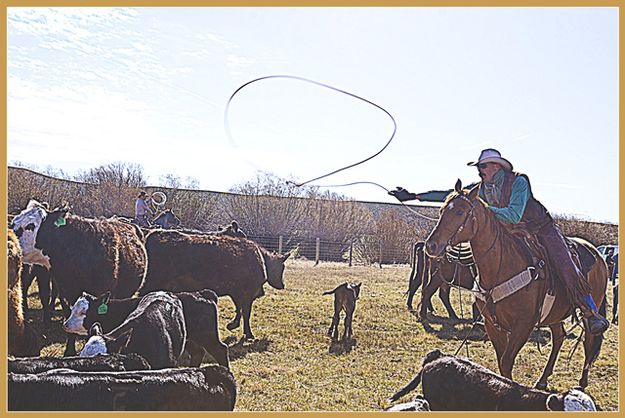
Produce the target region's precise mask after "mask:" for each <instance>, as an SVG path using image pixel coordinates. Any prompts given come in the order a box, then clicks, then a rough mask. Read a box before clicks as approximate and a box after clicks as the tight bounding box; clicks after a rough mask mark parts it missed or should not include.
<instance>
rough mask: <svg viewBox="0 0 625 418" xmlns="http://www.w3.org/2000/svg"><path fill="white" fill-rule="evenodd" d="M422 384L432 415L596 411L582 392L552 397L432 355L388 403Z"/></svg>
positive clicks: (453, 359)
mask: <svg viewBox="0 0 625 418" xmlns="http://www.w3.org/2000/svg"><path fill="white" fill-rule="evenodd" d="M421 382H422V383H423V396H424V397H425V399H427V401H428V402H429V404H430V407H431V409H432V411H596V410H597V409H596V407H595V404H594V402H593V400H592V399H591V398H590V396H588V395H587V394H585V393H584V392H582V391H581V390H580V389H579V388H573V389H569V390H567V391H566V392H563V393H549V392H545V391H543V390H538V389H532V388H529V387H527V386H523V385H520V384H518V383H516V382H514V381H512V380H510V379H508V378H505V377H503V376H499V375H497V374H495V373H493V372H492V371H490V370H488V369H487V368H485V367H483V366H480V365H479V364H475V363H473V362H472V361H470V360H467V359H465V358H461V357H455V356H450V355H447V354H443V353H441V351H440V350H433V351H430V352H429V353H428V354H427V355H426V356H425V359H424V360H423V367H422V368H421V371H419V373H418V374H417V375H416V376H415V377H414V378H413V379H412V381H411V382H410V383H408V384H407V385H406V386H405V387H403V388H402V389H400V390H399V391H398V392H397V393H395V394H394V395H393V396H392V397H391V398H390V399H389V400H390V401H391V402H393V401H396V400H397V399H399V398H400V397H402V396H403V395H405V394H407V393H408V392H410V391H412V390H414V389H416V388H417V386H419V383H421Z"/></svg>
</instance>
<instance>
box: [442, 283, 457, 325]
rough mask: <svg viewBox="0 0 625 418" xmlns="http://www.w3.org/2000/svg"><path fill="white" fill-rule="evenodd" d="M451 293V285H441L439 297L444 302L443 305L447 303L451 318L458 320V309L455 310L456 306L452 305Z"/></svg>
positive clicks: (446, 306) (446, 307)
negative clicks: (450, 300)
mask: <svg viewBox="0 0 625 418" xmlns="http://www.w3.org/2000/svg"><path fill="white" fill-rule="evenodd" d="M449 293H450V288H449V286H447V285H441V287H440V288H439V290H438V297H439V298H440V300H441V301H442V302H443V305H445V309H447V314H448V315H449V317H450V318H451V319H456V320H457V319H458V315H456V311H454V308H453V307H452V306H451V302H449Z"/></svg>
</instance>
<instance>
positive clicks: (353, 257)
mask: <svg viewBox="0 0 625 418" xmlns="http://www.w3.org/2000/svg"><path fill="white" fill-rule="evenodd" d="M248 238H249V239H251V240H253V241H255V242H257V243H258V244H260V245H262V246H263V247H264V248H266V249H267V250H270V251H275V252H279V253H281V254H284V253H287V252H293V254H294V255H295V256H296V257H299V258H305V259H308V260H314V261H315V264H318V263H319V262H322V261H324V262H339V263H347V264H348V265H349V266H352V265H372V264H374V263H375V264H379V265H380V267H381V266H382V265H383V264H411V263H412V260H411V257H412V250H411V249H412V243H408V245H396V244H395V243H388V242H385V241H384V240H382V239H379V238H378V237H376V236H374V235H366V236H363V237H360V238H358V239H353V240H349V241H338V242H337V241H331V240H327V239H322V238H318V237H301V236H285V235H279V236H267V235H264V236H257V235H248Z"/></svg>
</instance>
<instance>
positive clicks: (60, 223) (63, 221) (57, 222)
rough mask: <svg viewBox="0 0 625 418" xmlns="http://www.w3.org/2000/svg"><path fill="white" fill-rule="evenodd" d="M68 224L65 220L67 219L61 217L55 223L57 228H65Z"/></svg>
mask: <svg viewBox="0 0 625 418" xmlns="http://www.w3.org/2000/svg"><path fill="white" fill-rule="evenodd" d="M66 223H67V221H66V220H65V218H63V217H60V218H59V219H57V220H56V221H54V226H56V227H57V228H58V227H59V226H63V225H65V224H66Z"/></svg>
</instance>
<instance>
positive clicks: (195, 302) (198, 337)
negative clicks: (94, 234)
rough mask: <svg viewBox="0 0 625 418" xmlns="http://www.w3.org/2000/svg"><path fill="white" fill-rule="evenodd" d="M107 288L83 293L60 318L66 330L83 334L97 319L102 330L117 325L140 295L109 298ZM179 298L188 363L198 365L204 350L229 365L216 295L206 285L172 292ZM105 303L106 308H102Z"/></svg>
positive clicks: (135, 305)
mask: <svg viewBox="0 0 625 418" xmlns="http://www.w3.org/2000/svg"><path fill="white" fill-rule="evenodd" d="M110 295H111V294H110V292H106V293H105V294H103V295H100V296H98V297H95V296H92V295H90V294H88V293H83V294H82V296H81V297H79V298H78V299H77V300H76V302H75V303H74V305H73V306H72V311H71V315H70V317H69V318H68V319H67V321H65V322H64V324H63V328H64V329H65V331H66V332H71V333H74V334H78V335H87V334H88V330H89V328H90V327H91V326H92V325H93V324H94V323H96V322H99V323H100V324H101V326H102V328H103V329H104V332H109V331H111V330H112V329H114V328H116V327H118V326H119V325H120V324H121V323H122V322H124V319H126V317H127V316H128V315H129V314H130V313H131V312H132V311H133V310H135V309H136V308H137V306H138V305H139V301H140V300H141V298H127V299H111V298H110ZM174 295H176V296H177V297H178V299H180V302H182V310H183V312H184V322H185V327H186V329H187V341H186V348H187V351H188V352H189V354H191V366H195V367H197V366H199V365H200V364H201V362H202V359H203V358H204V353H205V351H206V352H207V353H209V354H210V355H211V356H213V357H214V358H215V360H216V361H217V363H219V364H221V365H222V366H224V367H226V368H229V367H230V366H229V361H228V346H227V345H225V344H224V343H222V342H221V340H220V339H219V327H218V320H219V317H218V314H217V295H216V294H215V292H213V291H212V290H210V289H204V290H200V291H198V292H177V293H174ZM103 306H104V307H106V308H103Z"/></svg>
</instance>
